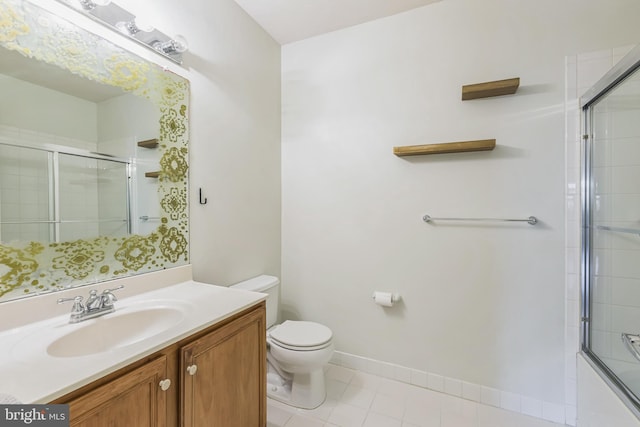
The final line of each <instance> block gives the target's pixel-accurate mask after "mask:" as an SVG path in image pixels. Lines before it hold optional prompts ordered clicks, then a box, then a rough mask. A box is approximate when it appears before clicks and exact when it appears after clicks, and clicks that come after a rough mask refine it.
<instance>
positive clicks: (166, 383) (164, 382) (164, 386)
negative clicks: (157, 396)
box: [160, 378, 171, 391]
mask: <svg viewBox="0 0 640 427" xmlns="http://www.w3.org/2000/svg"><path fill="white" fill-rule="evenodd" d="M169 387H171V380H170V379H169V378H167V379H166V380H162V381H160V389H161V390H162V391H167V390H169Z"/></svg>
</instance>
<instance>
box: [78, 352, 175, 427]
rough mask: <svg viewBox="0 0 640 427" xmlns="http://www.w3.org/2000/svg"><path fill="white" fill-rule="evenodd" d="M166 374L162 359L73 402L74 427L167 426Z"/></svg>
mask: <svg viewBox="0 0 640 427" xmlns="http://www.w3.org/2000/svg"><path fill="white" fill-rule="evenodd" d="M166 371H167V360H166V357H165V356H161V357H159V358H158V359H154V360H153V361H151V362H149V363H147V364H145V365H143V366H141V367H139V368H137V369H135V370H134V371H132V372H129V373H127V374H124V375H123V376H121V377H119V378H117V379H115V380H113V381H111V382H109V383H107V384H104V385H102V386H100V387H98V388H97V389H95V390H93V391H91V392H89V393H87V394H85V395H84V396H82V397H79V398H77V399H74V400H72V401H70V402H69V413H70V417H71V423H70V426H71V427H124V426H136V427H147V426H148V427H166V411H167V403H166V393H165V392H164V391H162V389H161V386H160V382H161V381H163V380H165V379H166ZM164 384H165V387H166V384H167V383H164Z"/></svg>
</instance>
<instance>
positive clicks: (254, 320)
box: [181, 304, 266, 427]
mask: <svg viewBox="0 0 640 427" xmlns="http://www.w3.org/2000/svg"><path fill="white" fill-rule="evenodd" d="M265 333H266V329H265V311H264V304H262V305H261V306H260V307H259V308H258V309H256V310H253V311H251V312H249V313H248V314H247V315H245V316H242V317H240V318H238V319H236V320H234V321H232V322H231V323H229V324H227V325H225V326H223V327H221V328H220V329H218V330H216V331H213V332H211V333H210V334H207V335H205V336H204V337H202V338H200V339H198V340H196V341H194V342H193V343H191V344H188V345H186V346H184V347H183V348H182V349H181V369H182V373H181V378H182V396H181V397H182V405H181V408H182V420H183V426H184V427H264V426H265V425H266V388H265V387H266V384H265V382H266V371H265V369H266V353H265V352H266V342H265V340H266V337H265Z"/></svg>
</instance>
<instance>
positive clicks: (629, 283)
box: [611, 277, 640, 306]
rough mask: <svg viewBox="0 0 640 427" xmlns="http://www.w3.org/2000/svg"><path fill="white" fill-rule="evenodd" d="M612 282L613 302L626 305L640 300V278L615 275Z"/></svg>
mask: <svg viewBox="0 0 640 427" xmlns="http://www.w3.org/2000/svg"><path fill="white" fill-rule="evenodd" d="M611 282H612V286H611V302H612V303H613V304H616V305H622V306H625V305H629V304H634V303H635V301H640V279H630V278H625V277H614V278H612V279H611Z"/></svg>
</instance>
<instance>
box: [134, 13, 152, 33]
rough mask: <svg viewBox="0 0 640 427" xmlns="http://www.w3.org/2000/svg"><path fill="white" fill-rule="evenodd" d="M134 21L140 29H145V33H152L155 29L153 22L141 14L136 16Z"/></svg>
mask: <svg viewBox="0 0 640 427" xmlns="http://www.w3.org/2000/svg"><path fill="white" fill-rule="evenodd" d="M133 22H134V24H135V26H136V27H137V28H138V30H140V31H144V32H145V33H150V32H151V31H153V30H155V28H154V26H153V25H151V22H149V21H148V20H147V19H145V18H142V17H140V16H136V18H135V19H134V20H133Z"/></svg>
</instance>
